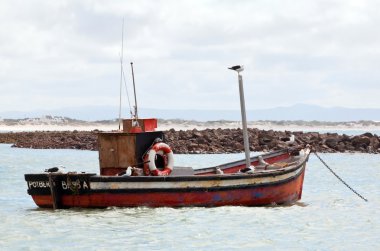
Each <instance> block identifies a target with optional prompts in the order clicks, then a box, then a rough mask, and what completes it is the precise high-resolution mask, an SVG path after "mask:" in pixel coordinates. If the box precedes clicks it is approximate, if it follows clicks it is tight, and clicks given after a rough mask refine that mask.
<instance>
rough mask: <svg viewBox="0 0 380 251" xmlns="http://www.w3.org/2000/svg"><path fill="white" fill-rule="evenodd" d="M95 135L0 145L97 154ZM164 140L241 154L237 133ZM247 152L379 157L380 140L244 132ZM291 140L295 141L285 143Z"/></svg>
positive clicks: (171, 135) (48, 135)
mask: <svg viewBox="0 0 380 251" xmlns="http://www.w3.org/2000/svg"><path fill="white" fill-rule="evenodd" d="M96 133H97V131H92V132H87V131H62V132H61V131H60V132H49V131H48V132H15V133H12V132H11V133H0V143H8V144H13V146H14V147H21V148H38V149H81V150H97V149H98V145H97V135H96ZM164 134H165V140H166V142H167V143H168V144H169V145H170V146H171V148H172V149H173V151H174V153H183V154H188V153H190V154H198V153H238V152H243V151H244V144H243V133H242V130H241V129H205V130H197V129H193V130H186V131H182V130H180V131H176V130H174V129H171V130H169V131H165V132H164ZM248 135H249V142H250V150H251V151H271V150H279V149H283V148H286V147H289V146H306V145H310V146H311V147H313V149H315V150H316V151H318V152H329V153H334V152H363V153H380V148H379V147H380V138H379V136H377V135H373V134H371V133H364V134H362V135H358V136H348V135H345V134H343V135H340V134H336V133H323V134H321V133H317V132H290V131H285V132H283V131H273V130H268V131H266V130H258V129H255V128H250V129H248ZM291 135H294V136H295V141H294V142H292V143H287V142H285V140H288V139H289V138H291Z"/></svg>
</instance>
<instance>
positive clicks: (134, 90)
mask: <svg viewBox="0 0 380 251" xmlns="http://www.w3.org/2000/svg"><path fill="white" fill-rule="evenodd" d="M131 69H132V81H133V93H134V95H135V116H134V117H135V123H136V126H138V123H139V122H138V114H137V98H136V86H135V74H134V72H133V62H131Z"/></svg>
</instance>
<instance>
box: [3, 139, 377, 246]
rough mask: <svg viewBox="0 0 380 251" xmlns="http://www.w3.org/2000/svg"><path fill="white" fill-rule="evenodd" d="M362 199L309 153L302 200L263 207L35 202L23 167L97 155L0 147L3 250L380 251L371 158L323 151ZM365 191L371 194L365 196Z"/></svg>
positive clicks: (204, 158)
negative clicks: (100, 206) (40, 204)
mask: <svg viewBox="0 0 380 251" xmlns="http://www.w3.org/2000/svg"><path fill="white" fill-rule="evenodd" d="M243 155H244V154H218V155H190V156H189V155H177V156H176V165H181V166H196V167H202V166H208V165H216V164H220V163H223V162H225V161H233V160H237V159H240V158H244V156H243ZM323 158H324V159H325V160H326V161H327V162H328V163H329V164H330V165H331V166H332V167H334V170H336V171H337V172H338V173H339V174H340V175H341V176H342V178H344V179H345V180H346V181H347V183H349V184H350V185H352V186H353V187H355V188H356V189H357V190H358V191H359V192H361V193H363V195H364V196H365V197H368V199H369V202H368V203H365V202H363V201H362V200H360V199H359V198H357V197H356V196H355V195H354V194H352V193H351V192H350V191H349V190H347V189H346V188H345V187H344V186H342V184H341V183H339V181H337V180H336V178H335V177H333V176H332V175H331V174H330V173H329V172H328V170H326V169H325V168H324V167H323V166H322V165H321V164H320V163H319V162H318V160H317V159H316V158H313V157H311V158H310V161H309V163H308V168H307V172H306V175H305V184H304V189H303V195H302V196H303V197H302V200H301V201H298V202H296V203H293V204H290V205H272V206H269V207H219V208H202V207H200V208H147V207H138V208H116V207H109V208H105V209H81V208H75V209H70V210H63V209H59V210H55V211H53V210H51V209H41V208H37V207H36V206H35V204H34V202H33V201H32V199H31V198H30V196H29V195H27V193H26V189H27V187H26V184H25V181H24V178H23V174H24V173H27V172H40V171H41V170H44V169H46V168H48V167H51V166H56V165H58V164H60V165H64V166H66V167H68V169H70V170H69V171H74V170H80V171H82V170H83V171H87V172H94V171H98V156H97V153H96V152H89V151H73V150H30V149H15V148H10V147H9V146H6V145H0V222H2V225H1V226H2V227H1V228H0V247H1V249H2V250H17V249H27V250H30V249H31V250H40V249H43V250H50V249H58V250H60V249H71V250H84V249H91V250H92V249H100V250H110V249H117V250H120V249H128V250H136V249H137V250H145V249H148V250H151V249H161V250H162V249H163V250H194V249H196V250H198V249H201V250H205V249H207V250H209V249H223V250H230V249H236V248H238V249H239V248H240V249H244V250H247V249H265V250H267V249H270V250H271V249H281V250H282V249H286V250H294V249H296V250H299V249H307V250H316V249H319V250H320V249H322V250H331V249H333V250H336V249H338V250H353V249H357V250H380V243H379V242H378V236H379V235H380V230H379V227H378V226H379V224H380V214H379V213H378V212H379V210H380V201H379V199H378V198H380V185H379V184H380V183H379V182H378V181H379V179H380V172H379V171H378V170H380V162H379V161H378V156H377V155H368V154H323ZM367 191H371V192H370V193H369V192H367Z"/></svg>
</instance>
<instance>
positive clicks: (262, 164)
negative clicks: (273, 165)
mask: <svg viewBox="0 0 380 251" xmlns="http://www.w3.org/2000/svg"><path fill="white" fill-rule="evenodd" d="M258 160H259V164H260V166H268V165H269V163H268V162H266V161H265V160H264V159H263V156H261V155H260V156H259V157H258Z"/></svg>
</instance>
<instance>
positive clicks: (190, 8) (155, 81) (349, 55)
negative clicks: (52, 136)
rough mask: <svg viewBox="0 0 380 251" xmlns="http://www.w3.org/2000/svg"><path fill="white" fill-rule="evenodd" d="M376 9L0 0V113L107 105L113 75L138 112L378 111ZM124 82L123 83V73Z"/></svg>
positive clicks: (362, 5)
mask: <svg viewBox="0 0 380 251" xmlns="http://www.w3.org/2000/svg"><path fill="white" fill-rule="evenodd" d="M379 7H380V4H379V3H378V2H376V1H359V0H358V1H343V0H341V1H280V0H278V1H110V2H108V1H100V0H99V1H95V0H94V1H81V2H78V1H37V0H34V1H2V2H0V69H1V70H0V107H2V108H1V110H3V111H5V110H32V109H39V108H46V107H47V106H48V107H50V108H59V107H65V106H77V105H78V106H84V105H91V104H104V105H107V104H112V105H114V104H115V103H117V102H118V88H119V86H118V85H119V74H120V72H119V67H120V66H119V53H120V45H121V41H120V40H121V22H122V18H125V62H126V63H125V70H126V72H127V74H129V71H130V70H129V62H130V61H132V60H133V61H134V62H135V74H136V82H137V92H138V96H139V103H140V104H139V105H140V106H143V107H162V108H182V109H237V108H238V106H239V104H238V90H237V83H236V82H237V81H236V75H235V74H234V73H233V72H230V71H228V70H227V67H228V66H231V65H233V64H244V65H245V68H246V70H245V72H244V83H245V90H246V103H247V108H248V109H256V108H267V107H275V106H282V105H292V104H296V103H309V104H318V105H323V106H336V105H339V106H348V107H377V108H379V107H380V103H379V102H378V101H377V100H378V96H379V91H378V89H379V88H378V83H379V81H380V73H379V71H378V69H377V68H378V67H377V66H378V65H380V62H379V61H380V57H379V56H380V45H379V44H380V34H379V33H378V32H377V28H378V27H379V25H380V17H378V10H379V9H380V8H379ZM127 81H129V82H128V84H129V85H130V84H131V82H130V76H129V75H128V76H127Z"/></svg>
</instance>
